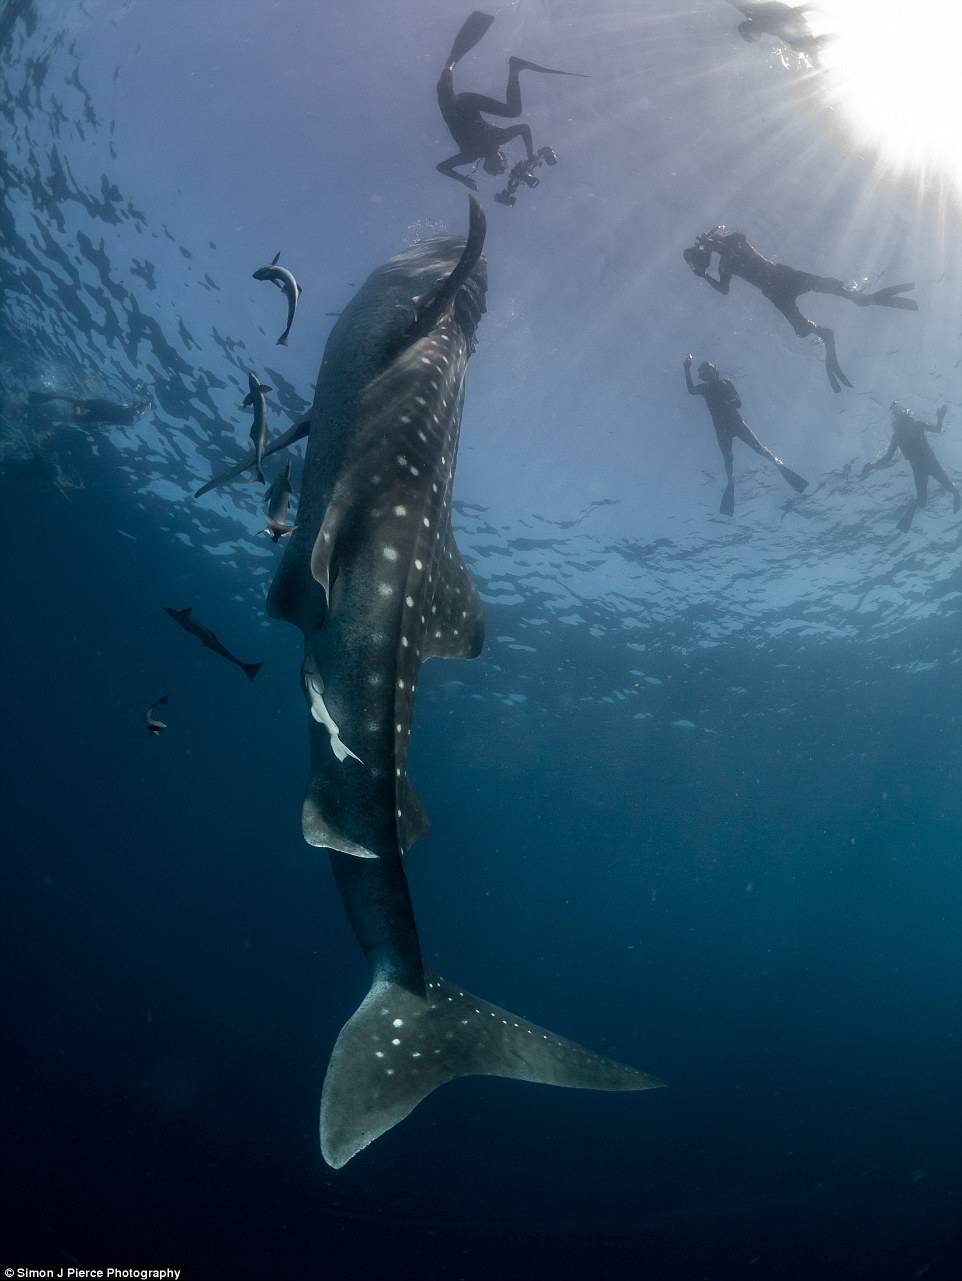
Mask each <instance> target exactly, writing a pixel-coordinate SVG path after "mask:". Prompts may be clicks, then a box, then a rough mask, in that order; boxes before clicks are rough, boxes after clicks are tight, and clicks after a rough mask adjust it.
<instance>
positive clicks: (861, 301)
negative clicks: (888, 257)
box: [855, 281, 919, 311]
mask: <svg viewBox="0 0 962 1281" xmlns="http://www.w3.org/2000/svg"><path fill="white" fill-rule="evenodd" d="M914 288H915V282H914V281H913V282H912V283H911V284H909V285H889V286H888V287H887V288H886V289H877V290H876V291H875V293H874V294H860V295H859V296H858V297H857V298H856V300H855V301H856V302H857V304H858V305H859V306H860V307H898V308H900V309H901V310H902V311H918V309H919V304H918V303H917V302H916V301H915V299H914V298H898V297H897V296H896V295H897V294H904V293H905V291H906V290H907V289H914Z"/></svg>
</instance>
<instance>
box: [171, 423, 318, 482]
mask: <svg viewBox="0 0 962 1281" xmlns="http://www.w3.org/2000/svg"><path fill="white" fill-rule="evenodd" d="M310 430H311V420H310V419H309V418H308V419H305V421H304V422H302V423H296V424H295V426H293V427H292V428H291V429H290V431H286V432H285V433H284V435H283V436H279V437H278V439H277V440H275V441H274V443H273V445H270V446H269V447H268V448H267V449H265V450H264V453H263V457H264V458H267V457H269V456H270V455H271V454H276V453H277V452H278V451H279V450H281V449H286V448H287V447H288V445H293V444H296V442H297V441H299V440H303V439H304V437H305V436H306V435H307V433H308V432H309V431H310ZM256 464H257V455H256V454H251V456H250V457H249V458H245V459H244V461H243V462H242V463H238V464H237V465H236V466H235V467H228V469H227V471H222V472H221V473H220V475H219V476H215V477H214V479H213V480H209V481H208V482H207V484H206V485H201V487H200V489H198V491H197V492H196V494H194V497H195V498H200V497H201V496H202V495H204V494H209V493H210V491H211V490H212V489H217V488H218V487H219V486H220V485H226V484H227V482H228V481H229V480H233V479H234V478H235V477H236V476H240V475H241V474H242V473H243V472H245V471H247V469H248V467H254V466H255V465H256Z"/></svg>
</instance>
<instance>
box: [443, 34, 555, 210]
mask: <svg viewBox="0 0 962 1281" xmlns="http://www.w3.org/2000/svg"><path fill="white" fill-rule="evenodd" d="M493 21H494V18H493V17H492V16H491V14H488V13H481V12H480V11H479V10H475V12H474V13H472V14H471V16H470V17H469V18H468V19H467V20H466V22H465V23H464V25H463V26H462V28H461V30H460V31H459V32H458V35H457V39H456V40H455V42H454V45H453V47H452V49H451V53H450V55H449V57H448V61H447V63H446V64H445V67H444V70H443V71H442V72H441V78H440V79H439V80H438V106H439V107H440V109H441V115H442V116H443V117H444V123H445V124H446V125H447V127H448V129H449V130H450V131H451V137H452V138H453V139H454V141H455V142H456V143H457V145H458V154H457V155H456V156H449V157H448V159H447V160H442V161H441V163H440V164H439V165H438V166H437V169H438V172H439V173H443V174H444V175H445V177H447V178H453V179H454V180H455V181H456V182H461V183H463V184H464V185H465V186H466V187H470V188H471V190H472V191H477V189H478V184H477V183H476V182H475V181H474V179H473V178H466V177H465V176H464V174H460V173H456V172H455V168H456V166H458V165H468V164H471V163H472V162H473V161H476V160H484V161H485V169H486V170H487V171H488V172H490V173H504V171H505V170H506V169H507V158H506V157H505V156H504V155H503V154H499V153H501V148H502V147H504V146H505V144H506V143H509V142H511V141H512V139H514V138H520V139H521V140H522V142H523V143H524V146H525V151H526V152H527V156H528V159H529V160H531V159H533V157H534V144H533V143H532V141H531V130H530V129H529V127H528V126H527V125H511V126H510V127H508V128H500V127H499V126H498V125H493V124H490V123H489V122H488V121H487V120H484V119H483V118H482V115H481V113H482V112H485V113H486V114H487V115H489V116H500V117H502V118H504V119H509V120H515V119H517V117H518V116H520V115H521V82H520V76H521V72H522V71H540V72H543V73H545V74H547V75H556V76H566V75H578V74H579V73H578V72H573V71H553V70H552V69H551V68H550V67H539V66H538V65H537V63H534V62H526V61H525V60H524V59H523V58H509V59H508V87H507V89H506V91H505V100H504V102H499V101H498V100H497V98H488V97H486V96H485V95H484V94H481V93H455V92H454V68H455V67H456V66H457V64H458V63H459V62H460V60H461V59H462V58H463V57H464V55H465V54H466V53H468V52H469V51H470V50H471V49H473V48H474V46H475V45H476V44H477V43H478V41H479V40H480V39H481V37H482V36H483V35H484V34H485V32H486V31H487V30H488V28H489V27H490V26H491V23H492V22H493Z"/></svg>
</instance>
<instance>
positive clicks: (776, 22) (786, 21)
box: [732, 0, 831, 63]
mask: <svg viewBox="0 0 962 1281" xmlns="http://www.w3.org/2000/svg"><path fill="white" fill-rule="evenodd" d="M732 3H733V4H734V5H735V7H736V8H737V9H740V10H741V11H742V13H743V14H744V15H745V21H744V22H740V23H739V24H738V34H739V35H740V36H741V37H742V39H743V40H757V39H758V37H759V36H760V35H762V34H763V33H764V32H767V33H768V34H769V35H771V36H774V37H775V39H776V40H780V41H782V42H783V43H784V44H787V45H789V46H790V47H791V48H792V49H796V50H797V51H798V52H799V53H804V54H805V56H806V57H807V58H810V59H811V60H812V62H814V63H817V62H818V55H819V52H820V50H821V47H822V46H823V45H824V44H825V43H826V41H828V40H829V39H830V38H831V37H829V36H816V35H813V34H812V31H811V28H810V27H809V25H808V23H807V22H806V21H805V19H804V17H803V16H802V14H803V13H804V12H805V10H806V9H810V8H813V7H814V6H812V5H808V4H800V5H788V4H780V3H778V0H769V2H766V0H745V2H744V3H739V0H732Z"/></svg>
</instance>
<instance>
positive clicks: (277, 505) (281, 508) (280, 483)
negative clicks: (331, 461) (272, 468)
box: [260, 458, 297, 543]
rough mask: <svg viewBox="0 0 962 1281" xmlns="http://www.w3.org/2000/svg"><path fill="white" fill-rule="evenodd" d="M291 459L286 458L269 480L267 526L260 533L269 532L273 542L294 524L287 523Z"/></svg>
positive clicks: (280, 537) (292, 528) (285, 533)
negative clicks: (273, 476)
mask: <svg viewBox="0 0 962 1281" xmlns="http://www.w3.org/2000/svg"><path fill="white" fill-rule="evenodd" d="M293 492H294V491H293V489H292V488H291V460H290V459H289V458H288V460H287V462H286V463H285V465H284V467H283V469H282V470H281V471H280V472H278V474H277V476H276V477H275V478H274V480H273V481H272V482H271V487H270V489H269V490H268V491H267V528H266V529H262V530H261V531H260V532H261V533H262V534H269V535H270V537H271V538H273V540H274V542H275V543H279V542H280V541H281V539H282V538H284V537H285V535H287V534H292V533H293V532H294V530H295V529H296V528H297V526H296V525H288V523H287V510H288V507H289V506H290V502H291V494H293Z"/></svg>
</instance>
